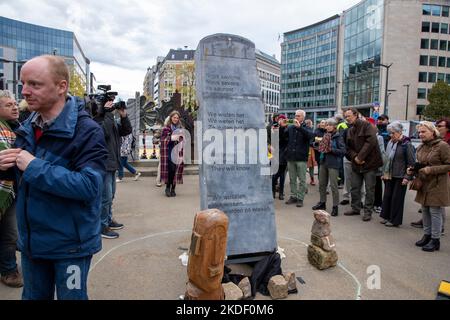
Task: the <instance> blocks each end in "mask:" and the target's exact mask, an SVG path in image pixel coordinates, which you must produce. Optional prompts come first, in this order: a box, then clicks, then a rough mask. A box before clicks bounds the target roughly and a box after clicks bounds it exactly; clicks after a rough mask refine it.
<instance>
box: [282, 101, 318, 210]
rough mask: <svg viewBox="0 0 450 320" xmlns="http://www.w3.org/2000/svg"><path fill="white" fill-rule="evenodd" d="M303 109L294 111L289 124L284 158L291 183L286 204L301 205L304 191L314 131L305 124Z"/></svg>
mask: <svg viewBox="0 0 450 320" xmlns="http://www.w3.org/2000/svg"><path fill="white" fill-rule="evenodd" d="M305 116H306V113H305V111H304V110H297V111H296V112H295V119H294V124H293V125H291V126H289V127H288V129H287V131H288V145H287V150H286V159H287V163H288V170H289V179H290V183H291V197H290V198H289V200H288V201H287V202H286V204H294V203H295V204H296V205H297V207H303V200H304V198H305V193H306V171H307V161H308V154H309V146H310V141H311V139H313V138H314V132H313V131H312V130H311V129H309V128H308V127H307V126H306V124H305Z"/></svg>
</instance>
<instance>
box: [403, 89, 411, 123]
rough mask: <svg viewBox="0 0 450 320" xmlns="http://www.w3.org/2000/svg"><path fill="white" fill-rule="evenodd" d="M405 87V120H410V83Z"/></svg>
mask: <svg viewBox="0 0 450 320" xmlns="http://www.w3.org/2000/svg"><path fill="white" fill-rule="evenodd" d="M403 86H404V87H406V118H405V120H408V106H409V86H410V84H409V83H408V84H404V85H403Z"/></svg>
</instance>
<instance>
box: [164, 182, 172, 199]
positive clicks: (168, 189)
mask: <svg viewBox="0 0 450 320" xmlns="http://www.w3.org/2000/svg"><path fill="white" fill-rule="evenodd" d="M165 192H166V196H167V197H169V198H170V197H171V195H170V186H169V185H168V184H167V185H166V191H165Z"/></svg>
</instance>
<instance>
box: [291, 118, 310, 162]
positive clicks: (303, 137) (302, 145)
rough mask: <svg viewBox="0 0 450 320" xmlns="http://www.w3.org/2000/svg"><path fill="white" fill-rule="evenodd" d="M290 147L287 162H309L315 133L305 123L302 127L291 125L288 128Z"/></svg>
mask: <svg viewBox="0 0 450 320" xmlns="http://www.w3.org/2000/svg"><path fill="white" fill-rule="evenodd" d="M287 132H288V139H289V140H288V146H287V150H286V160H287V161H308V154H309V146H310V142H311V139H313V138H314V132H313V131H312V130H310V129H309V128H308V127H306V125H305V124H304V123H303V124H302V125H301V126H300V127H298V128H297V127H296V126H294V125H291V126H289V127H288V128H287Z"/></svg>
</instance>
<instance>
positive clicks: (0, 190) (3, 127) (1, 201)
mask: <svg viewBox="0 0 450 320" xmlns="http://www.w3.org/2000/svg"><path fill="white" fill-rule="evenodd" d="M15 140H16V135H15V134H14V132H13V131H12V130H11V128H10V127H9V125H8V123H7V122H6V121H4V120H0V151H2V150H6V149H9V148H11V146H12V145H13V144H14V141H15ZM14 198H15V194H14V182H13V181H7V180H0V220H1V218H2V216H3V215H4V214H5V212H6V210H7V209H8V208H9V207H10V206H11V204H12V203H13V201H14Z"/></svg>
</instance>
